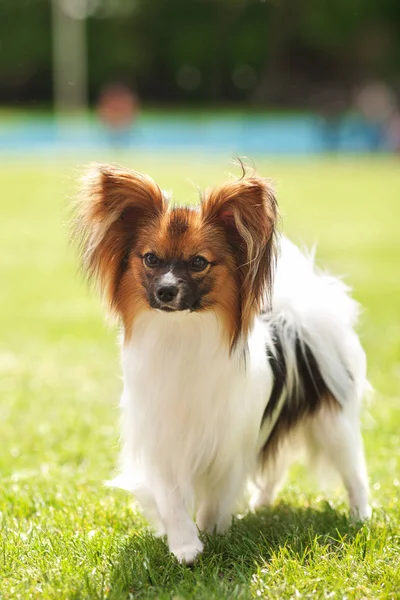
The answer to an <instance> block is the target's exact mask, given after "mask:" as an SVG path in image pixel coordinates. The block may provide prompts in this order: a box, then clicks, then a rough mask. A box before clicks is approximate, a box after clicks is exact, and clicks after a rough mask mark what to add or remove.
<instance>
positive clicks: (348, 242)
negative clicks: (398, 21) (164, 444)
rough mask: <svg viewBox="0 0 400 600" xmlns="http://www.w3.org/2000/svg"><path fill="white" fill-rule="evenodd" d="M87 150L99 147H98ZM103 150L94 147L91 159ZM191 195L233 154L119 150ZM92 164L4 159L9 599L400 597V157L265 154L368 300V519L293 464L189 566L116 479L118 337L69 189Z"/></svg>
mask: <svg viewBox="0 0 400 600" xmlns="http://www.w3.org/2000/svg"><path fill="white" fill-rule="evenodd" d="M90 158H92V157H90ZM96 158H99V157H96ZM120 161H121V162H123V163H124V164H126V165H127V166H133V167H135V168H137V169H138V170H144V171H146V172H148V173H149V174H151V175H152V176H153V177H154V178H155V179H156V180H157V181H158V182H159V183H160V184H161V185H162V186H163V187H164V188H166V189H168V190H173V191H174V193H175V198H176V200H178V201H179V202H187V201H194V200H195V199H196V198H197V192H196V191H195V188H194V186H193V183H192V182H195V183H196V184H199V185H200V186H201V187H205V186H208V185H210V184H215V183H217V182H221V181H222V180H223V178H224V174H225V173H226V171H228V170H231V169H232V167H231V165H230V164H229V157H223V158H221V157H220V158H210V159H206V158H204V157H201V158H200V157H182V156H174V155H171V156H169V157H167V158H165V157H164V156H151V155H149V156H145V157H140V158H138V159H135V157H134V156H122V157H120ZM84 162H85V161H84V160H83V159H82V160H81V159H76V160H73V159H72V158H71V157H70V158H68V160H66V161H65V162H63V161H61V160H56V159H50V158H48V159H46V160H45V159H42V160H39V159H35V158H29V160H28V159H24V160H21V161H17V160H15V159H13V160H4V159H2V160H1V161H0V190H1V194H0V214H1V219H0V240H1V242H0V243H1V252H0V270H1V281H2V285H1V286H0V299H1V313H0V331H1V337H0V371H1V374H0V423H1V438H2V440H1V453H0V490H1V491H0V528H1V538H0V598H2V599H8V598H10V599H14V598H40V599H44V600H46V599H48V598H56V599H59V598H65V599H68V600H72V599H74V598H90V599H98V598H110V599H122V598H151V597H152V598H161V599H164V598H202V599H204V600H206V599H210V598H228V597H238V598H252V597H254V598H258V597H261V598H284V599H286V598H310V597H314V598H349V599H350V598H399V597H400V568H399V558H400V530H399V526H400V501H399V496H400V452H399V450H400V392H399V387H400V386H399V383H400V164H399V161H398V160H396V159H394V158H389V157H376V158H364V159H361V158H360V159H359V158H330V159H296V160H294V159H292V160H286V161H274V160H271V159H266V158H255V163H256V165H257V168H258V170H259V171H260V172H261V173H262V174H264V175H267V176H270V177H272V178H273V179H274V180H275V181H276V183H277V188H278V194H279V199H280V205H281V211H282V228H283V229H284V230H285V232H286V233H289V234H290V235H291V236H292V238H293V239H294V240H295V241H297V242H301V243H303V242H304V243H306V244H308V245H311V244H313V243H314V242H318V247H319V251H318V257H319V262H320V263H322V264H324V265H325V266H326V267H327V268H328V269H330V270H331V271H333V272H335V273H339V274H342V275H344V276H345V277H346V280H347V281H348V282H349V283H350V284H351V285H352V287H353V289H354V294H355V296H356V298H357V299H358V300H359V301H360V302H361V303H362V304H363V306H364V311H363V313H362V317H361V321H360V326H359V331H360V334H361V337H362V340H363V343H364V345H365V348H366V350H367V354H368V359H369V374H370V379H371V382H372V384H373V386H374V387H375V390H376V392H375V395H374V397H373V400H372V401H371V403H370V404H369V405H368V406H366V407H365V411H364V416H363V424H364V435H365V445H366V453H367V460H368V465H369V472H370V480H371V496H372V498H371V503H372V506H373V509H374V510H373V517H372V520H371V522H370V523H369V524H367V525H364V526H363V527H361V528H357V527H355V526H353V525H351V524H350V523H349V521H348V517H347V504H346V499H345V496H344V493H343V490H342V489H341V488H340V487H338V488H336V487H334V488H333V489H332V490H330V491H322V490H321V488H320V487H319V486H318V485H317V484H315V482H313V481H312V480H308V479H307V477H305V471H304V470H303V469H302V468H301V467H297V468H296V469H294V471H293V473H292V476H291V478H290V479H289V481H288V483H287V485H286V486H285V488H284V490H283V491H282V493H281V495H280V496H279V499H278V502H277V503H276V506H274V507H273V508H272V509H270V510H264V511H261V512H259V513H258V514H256V515H247V516H244V518H241V519H237V520H235V521H234V523H233V526H232V529H231V531H230V532H229V533H228V534H227V535H226V536H219V537H208V538H207V539H206V549H205V553H204V555H203V556H202V557H201V558H200V559H199V560H198V562H197V563H196V564H195V566H194V567H193V568H192V569H190V568H187V567H185V566H180V565H179V564H178V563H177V562H176V560H175V559H174V558H172V557H171V556H170V555H169V554H168V551H167V547H166V545H165V543H164V542H163V540H160V539H155V538H154V537H152V535H151V533H150V532H149V530H148V528H147V526H146V523H145V522H144V521H143V519H142V517H141V516H140V512H139V511H138V510H137V507H135V506H134V507H133V509H132V506H131V505H132V501H131V498H130V497H129V496H128V495H127V494H125V493H123V492H121V491H118V490H110V489H108V488H105V487H104V486H103V481H104V480H106V479H108V478H110V476H111V475H112V474H113V469H114V466H115V463H116V458H117V452H118V396H119V393H120V390H121V377H120V372H119V357H118V346H117V336H116V332H115V330H114V329H113V328H112V327H111V326H109V325H108V326H107V325H104V320H103V311H102V308H101V306H100V302H99V301H98V299H97V298H96V297H94V295H93V294H92V293H91V292H90V291H89V290H88V289H87V287H86V285H85V284H84V283H83V282H82V281H81V280H80V277H79V276H78V275H77V273H76V257H75V255H74V252H73V251H72V250H71V248H69V246H68V243H67V227H66V225H65V222H66V220H67V218H68V212H69V211H68V204H69V198H70V197H71V195H72V194H73V191H74V186H75V183H74V182H75V180H76V177H77V173H78V168H79V167H80V166H81V164H82V163H84Z"/></svg>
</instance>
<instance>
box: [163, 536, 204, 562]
mask: <svg viewBox="0 0 400 600" xmlns="http://www.w3.org/2000/svg"><path fill="white" fill-rule="evenodd" d="M171 552H172V553H173V554H175V556H176V558H177V559H178V561H179V562H180V563H181V564H186V565H192V564H193V563H194V561H195V560H196V557H197V556H198V555H199V554H200V553H201V552H203V544H202V543H201V541H200V540H196V541H195V542H193V543H192V544H185V545H184V546H181V547H180V548H171Z"/></svg>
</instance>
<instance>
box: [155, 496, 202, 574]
mask: <svg viewBox="0 0 400 600" xmlns="http://www.w3.org/2000/svg"><path fill="white" fill-rule="evenodd" d="M156 500H157V505H158V510H159V514H160V517H161V519H162V522H163V525H164V527H165V531H166V534H167V538H168V546H169V549H170V550H171V552H172V553H173V554H175V556H176V558H177V559H178V560H179V562H181V563H186V564H187V565H191V564H192V563H193V562H194V560H195V558H196V556H197V555H198V554H199V553H200V552H202V550H203V544H202V543H201V541H200V539H199V535H198V531H197V527H196V525H195V524H194V522H193V520H192V519H191V517H190V515H189V513H188V510H187V507H186V506H185V502H184V499H183V495H182V493H181V492H180V490H179V489H177V488H175V489H173V490H172V489H168V488H167V489H164V490H160V492H159V493H158V494H157V495H156Z"/></svg>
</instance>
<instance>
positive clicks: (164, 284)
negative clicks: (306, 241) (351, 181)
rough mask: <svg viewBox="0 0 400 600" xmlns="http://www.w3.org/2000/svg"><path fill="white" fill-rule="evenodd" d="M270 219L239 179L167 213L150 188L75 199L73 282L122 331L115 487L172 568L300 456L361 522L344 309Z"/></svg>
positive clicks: (272, 204)
mask: <svg viewBox="0 0 400 600" xmlns="http://www.w3.org/2000/svg"><path fill="white" fill-rule="evenodd" d="M277 218H278V210H277V202H276V199H275V194H274V190H273V189H272V187H271V185H270V183H269V182H268V181H267V180H265V179H263V178H261V177H259V176H256V175H251V176H246V175H245V174H243V176H242V178H241V179H238V180H231V181H228V182H227V183H225V184H224V185H222V186H221V187H219V188H216V189H213V190H211V191H209V192H207V193H205V194H204V196H203V197H202V199H201V203H200V205H199V206H198V207H189V206H184V207H176V206H173V205H171V204H170V202H169V200H168V198H167V196H166V195H165V194H164V193H163V191H162V190H161V189H160V187H159V186H158V185H157V184H156V183H155V182H154V181H153V180H152V179H151V178H150V177H148V176H146V175H142V174H141V173H137V172H135V171H130V170H126V169H123V168H120V167H118V166H113V165H101V164H100V165H93V166H91V167H90V168H89V170H88V172H87V174H86V176H85V178H84V184H83V188H82V194H81V197H80V200H79V201H78V210H77V216H76V227H75V229H76V233H77V235H78V238H79V247H80V249H81V257H82V263H83V267H84V270H85V272H86V274H87V276H88V278H89V279H92V280H94V281H95V282H96V283H97V285H98V288H99V290H100V292H101V293H102V295H103V297H104V299H105V301H106V303H107V305H108V308H109V309H110V310H111V312H112V313H114V314H115V315H116V316H117V317H118V319H119V321H120V323H121V327H122V366H123V380H124V389H123V394H122V402H121V404H122V438H123V443H122V453H121V455H122V458H121V470H120V475H119V477H117V480H116V484H118V485H119V486H120V487H124V488H125V489H128V490H130V491H132V492H133V494H134V495H135V497H136V498H137V500H138V501H139V503H140V504H141V505H142V508H143V511H144V513H145V515H146V516H147V518H148V519H149V520H150V522H151V523H152V524H153V525H154V526H155V527H156V528H157V529H158V532H159V533H160V534H166V536H167V539H168V544H169V548H170V550H171V552H173V553H174V554H175V556H176V557H177V559H178V560H179V561H180V562H185V563H187V564H191V563H192V562H193V561H194V559H195V558H196V556H197V555H198V554H199V553H200V552H201V551H202V549H203V544H202V542H201V540H200V537H199V531H206V532H223V531H224V530H225V529H226V528H227V527H229V525H230V523H231V519H232V515H233V514H235V512H236V511H237V510H238V506H239V505H240V502H241V501H242V500H243V498H245V495H246V490H247V489H248V487H249V482H250V483H251V486H252V489H253V494H252V496H251V499H250V508H251V509H253V510H254V509H256V508H258V507H261V506H264V505H270V504H271V503H272V502H273V500H274V498H275V495H276V493H277V491H278V490H279V488H280V486H281V485H282V483H283V480H284V478H285V475H286V472H287V470H288V468H289V466H290V464H291V463H292V461H294V460H295V459H296V458H297V457H298V456H299V452H300V449H305V450H306V453H307V455H308V456H309V457H310V458H311V459H312V460H313V462H314V463H315V462H317V463H321V461H322V463H323V464H324V465H330V466H331V467H333V468H334V469H335V470H336V471H337V472H338V473H339V474H340V476H341V478H342V480H343V482H344V485H345V487H346V490H347V493H348V497H349V504H350V512H351V514H352V515H353V516H354V518H356V519H365V518H367V517H368V516H369V513H370V509H369V506H368V478H367V470H366V465H365V460H364V450H363V441H362V437H361V432H360V424H359V412H360V404H361V399H362V396H363V394H364V392H365V390H366V388H367V387H368V382H367V379H366V360H365V354H364V351H363V349H362V347H361V344H360V341H359V339H358V337H357V335H356V333H355V332H354V329H353V326H354V324H355V321H356V316H357V304H356V302H355V301H354V300H353V299H351V298H350V296H349V294H348V290H347V288H346V287H345V285H344V284H343V283H342V282H341V281H339V280H338V279H335V278H333V277H330V276H328V275H326V274H324V273H320V272H318V271H317V270H316V269H315V267H314V265H313V259H312V258H310V257H306V256H305V255H303V254H302V253H301V252H300V251H299V250H298V248H297V247H296V246H294V245H293V244H292V243H291V242H290V241H288V240H287V239H285V238H284V237H278V235H277V232H276V223H277Z"/></svg>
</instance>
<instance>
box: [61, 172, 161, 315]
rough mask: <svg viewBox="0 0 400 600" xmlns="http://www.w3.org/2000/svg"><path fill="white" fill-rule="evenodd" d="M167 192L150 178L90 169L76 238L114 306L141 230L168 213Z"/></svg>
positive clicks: (88, 269)
mask: <svg viewBox="0 0 400 600" xmlns="http://www.w3.org/2000/svg"><path fill="white" fill-rule="evenodd" d="M165 208H166V206H165V201H164V198H163V194H162V191H161V189H160V188H159V187H158V185H156V184H155V183H154V181H153V180H152V179H151V178H150V177H147V176H146V175H141V174H140V173H137V172H135V171H129V170H126V169H122V168H120V167H116V166H113V165H102V164H93V165H90V166H89V168H88V170H87V173H86V175H85V176H84V178H83V182H82V189H81V193H80V195H79V197H78V201H77V211H76V218H75V221H74V224H73V237H74V239H75V240H77V242H78V247H79V250H80V253H81V259H82V266H83V269H84V271H85V272H86V274H87V276H88V279H89V280H94V281H95V282H96V283H97V284H98V287H99V289H100V292H101V293H102V295H104V297H105V299H106V301H107V303H108V305H109V307H110V308H111V309H114V310H115V309H116V308H117V307H116V306H115V303H116V297H117V291H118V285H119V283H120V280H121V277H122V275H123V274H124V272H125V270H126V269H127V266H128V264H129V255H130V252H131V250H132V247H133V246H134V244H135V241H136V237H137V234H138V231H139V230H140V229H141V228H142V227H143V226H145V225H146V223H147V222H148V221H149V220H152V219H155V218H157V217H158V216H160V215H161V214H162V213H163V211H164V210H165Z"/></svg>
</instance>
